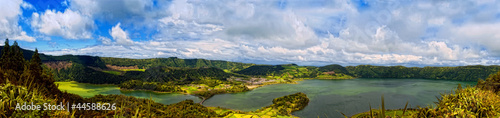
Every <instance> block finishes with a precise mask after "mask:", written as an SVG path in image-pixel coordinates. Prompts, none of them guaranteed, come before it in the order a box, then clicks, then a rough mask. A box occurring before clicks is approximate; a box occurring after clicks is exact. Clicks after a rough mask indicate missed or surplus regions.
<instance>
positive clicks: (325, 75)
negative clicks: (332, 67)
mask: <svg viewBox="0 0 500 118" xmlns="http://www.w3.org/2000/svg"><path fill="white" fill-rule="evenodd" d="M316 79H354V77H352V76H349V75H345V74H335V75H327V74H322V75H318V76H317V77H316Z"/></svg>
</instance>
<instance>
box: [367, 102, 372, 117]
mask: <svg viewBox="0 0 500 118" xmlns="http://www.w3.org/2000/svg"><path fill="white" fill-rule="evenodd" d="M368 106H370V118H373V111H372V105H371V104H370V103H368Z"/></svg>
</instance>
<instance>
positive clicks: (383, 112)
mask: <svg viewBox="0 0 500 118" xmlns="http://www.w3.org/2000/svg"><path fill="white" fill-rule="evenodd" d="M382 117H384V118H385V103H384V95H382Z"/></svg>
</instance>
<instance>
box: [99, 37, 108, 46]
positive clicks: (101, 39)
mask: <svg viewBox="0 0 500 118" xmlns="http://www.w3.org/2000/svg"><path fill="white" fill-rule="evenodd" d="M98 40H99V41H101V43H102V44H104V45H110V44H111V39H109V38H107V37H103V36H99V39H98Z"/></svg>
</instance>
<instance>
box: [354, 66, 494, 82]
mask: <svg viewBox="0 0 500 118" xmlns="http://www.w3.org/2000/svg"><path fill="white" fill-rule="evenodd" d="M346 68H347V70H348V71H349V72H350V73H352V74H353V75H354V76H356V77H363V78H423V79H443V80H460V81H477V80H478V79H485V78H486V77H488V75H490V74H493V73H495V72H497V71H498V70H500V66H481V65H477V66H458V67H423V68H419V67H404V66H371V65H359V66H347V67H346Z"/></svg>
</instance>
